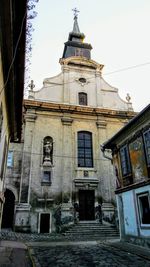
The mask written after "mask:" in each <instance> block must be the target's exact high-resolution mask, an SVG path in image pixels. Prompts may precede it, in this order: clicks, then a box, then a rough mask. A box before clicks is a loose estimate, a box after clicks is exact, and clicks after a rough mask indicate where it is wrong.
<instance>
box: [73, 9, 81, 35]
mask: <svg viewBox="0 0 150 267" xmlns="http://www.w3.org/2000/svg"><path fill="white" fill-rule="evenodd" d="M72 11H73V12H74V24H73V32H74V33H80V29H79V25H78V21H77V18H78V13H79V12H80V11H79V10H78V9H77V8H76V7H75V8H74V9H72Z"/></svg>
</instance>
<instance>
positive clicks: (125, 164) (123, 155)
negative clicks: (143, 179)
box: [120, 145, 131, 176]
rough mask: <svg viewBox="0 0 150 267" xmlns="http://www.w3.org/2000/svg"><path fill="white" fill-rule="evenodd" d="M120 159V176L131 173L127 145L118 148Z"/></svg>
mask: <svg viewBox="0 0 150 267" xmlns="http://www.w3.org/2000/svg"><path fill="white" fill-rule="evenodd" d="M120 160H121V169H122V176H127V175H129V174H131V165H130V158H129V150H128V146H127V145H125V146H123V147H122V148H121V149H120Z"/></svg>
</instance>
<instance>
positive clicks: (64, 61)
mask: <svg viewBox="0 0 150 267" xmlns="http://www.w3.org/2000/svg"><path fill="white" fill-rule="evenodd" d="M59 62H60V64H61V65H65V66H79V67H88V68H91V69H95V70H97V71H101V70H102V69H103V67H104V65H102V64H99V63H97V62H96V61H94V60H92V59H88V58H86V57H79V56H77V57H75V56H74V57H69V58H61V59H60V61H59Z"/></svg>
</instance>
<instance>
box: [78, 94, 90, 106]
mask: <svg viewBox="0 0 150 267" xmlns="http://www.w3.org/2000/svg"><path fill="white" fill-rule="evenodd" d="M83 99H84V101H82V100H83ZM78 101H79V105H81V106H87V105H88V98H87V93H84V92H79V93H78Z"/></svg>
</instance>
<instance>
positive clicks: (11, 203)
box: [2, 189, 15, 229]
mask: <svg viewBox="0 0 150 267" xmlns="http://www.w3.org/2000/svg"><path fill="white" fill-rule="evenodd" d="M4 196H5V203H4V207H3V216H2V228H8V229H13V221H14V207H15V196H14V194H13V193H12V191H11V190H9V189H6V191H5V193H4Z"/></svg>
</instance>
